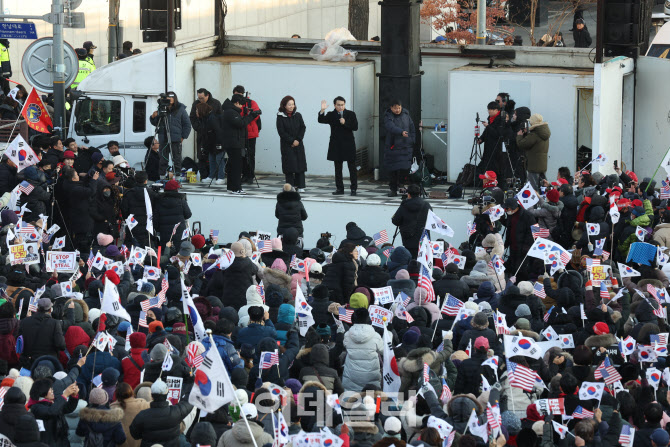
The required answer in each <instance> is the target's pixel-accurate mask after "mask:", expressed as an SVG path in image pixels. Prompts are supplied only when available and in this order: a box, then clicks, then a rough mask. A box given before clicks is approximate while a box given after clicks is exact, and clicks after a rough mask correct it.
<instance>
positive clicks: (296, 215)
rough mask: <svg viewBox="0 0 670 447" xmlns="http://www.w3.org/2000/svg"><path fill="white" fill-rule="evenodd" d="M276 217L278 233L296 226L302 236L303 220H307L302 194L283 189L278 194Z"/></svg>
mask: <svg viewBox="0 0 670 447" xmlns="http://www.w3.org/2000/svg"><path fill="white" fill-rule="evenodd" d="M275 217H276V218H277V221H278V222H277V234H284V231H286V230H287V229H288V228H295V229H297V230H298V234H299V235H300V236H302V234H303V226H302V221H303V220H307V211H305V206H304V205H303V203H302V200H300V194H299V193H298V192H295V191H282V192H280V193H279V194H277V205H276V206H275Z"/></svg>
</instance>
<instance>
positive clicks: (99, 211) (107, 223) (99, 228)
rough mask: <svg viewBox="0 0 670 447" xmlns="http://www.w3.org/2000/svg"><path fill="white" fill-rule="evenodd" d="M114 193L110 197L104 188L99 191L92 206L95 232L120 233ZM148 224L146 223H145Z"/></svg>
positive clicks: (114, 234) (115, 234) (113, 234)
mask: <svg viewBox="0 0 670 447" xmlns="http://www.w3.org/2000/svg"><path fill="white" fill-rule="evenodd" d="M115 200H116V199H115V198H114V193H113V192H112V195H111V196H109V197H105V196H103V195H102V190H100V191H98V193H97V195H96V197H95V201H94V202H93V206H92V207H91V216H93V233H94V234H98V233H104V234H111V235H112V236H117V235H118V230H117V228H118V225H116V222H117V220H118V217H119V214H118V210H117V209H116V203H115ZM145 226H146V225H145Z"/></svg>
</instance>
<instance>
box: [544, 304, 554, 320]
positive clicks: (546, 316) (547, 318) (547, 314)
mask: <svg viewBox="0 0 670 447" xmlns="http://www.w3.org/2000/svg"><path fill="white" fill-rule="evenodd" d="M554 307H556V306H551V307H550V308H549V310H548V311H547V313H546V314H544V322H545V323H546V322H547V321H549V315H551V311H552V310H554Z"/></svg>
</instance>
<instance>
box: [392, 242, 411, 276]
mask: <svg viewBox="0 0 670 447" xmlns="http://www.w3.org/2000/svg"><path fill="white" fill-rule="evenodd" d="M411 260H412V255H411V254H410V252H409V250H407V249H406V248H405V247H396V248H394V249H393V251H392V252H391V256H390V257H389V259H388V261H386V268H387V269H388V272H389V278H390V279H395V275H396V273H398V270H403V269H404V270H407V266H408V265H409V261H411Z"/></svg>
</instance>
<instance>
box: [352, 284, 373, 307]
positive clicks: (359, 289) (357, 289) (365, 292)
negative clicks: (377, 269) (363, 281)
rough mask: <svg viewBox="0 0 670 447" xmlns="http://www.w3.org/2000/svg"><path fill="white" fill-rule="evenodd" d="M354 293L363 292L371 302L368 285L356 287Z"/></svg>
mask: <svg viewBox="0 0 670 447" xmlns="http://www.w3.org/2000/svg"><path fill="white" fill-rule="evenodd" d="M354 293H362V294H363V295H365V298H367V299H368V303H369V302H370V291H369V290H368V288H367V287H356V288H355V289H354Z"/></svg>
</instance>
